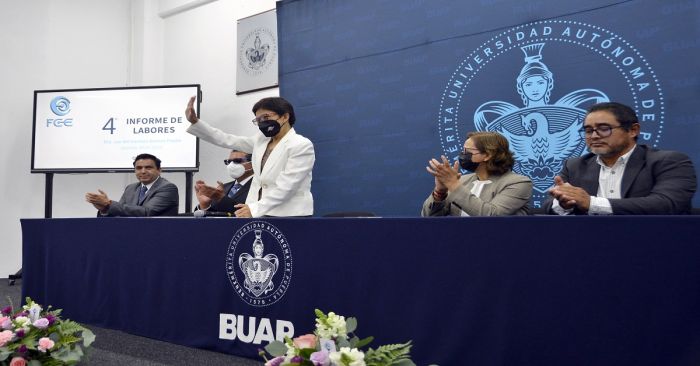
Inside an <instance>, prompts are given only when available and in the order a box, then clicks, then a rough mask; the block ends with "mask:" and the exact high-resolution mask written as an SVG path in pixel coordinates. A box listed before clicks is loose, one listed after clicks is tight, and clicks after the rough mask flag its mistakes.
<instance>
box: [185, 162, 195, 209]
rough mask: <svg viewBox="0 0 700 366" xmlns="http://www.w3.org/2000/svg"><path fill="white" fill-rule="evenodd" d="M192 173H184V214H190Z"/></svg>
mask: <svg viewBox="0 0 700 366" xmlns="http://www.w3.org/2000/svg"><path fill="white" fill-rule="evenodd" d="M193 176H194V173H193V172H185V212H187V213H190V212H192V177H193Z"/></svg>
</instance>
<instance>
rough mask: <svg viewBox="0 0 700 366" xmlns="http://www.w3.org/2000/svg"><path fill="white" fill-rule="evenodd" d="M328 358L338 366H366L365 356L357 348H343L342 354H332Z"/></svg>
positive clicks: (341, 349)
mask: <svg viewBox="0 0 700 366" xmlns="http://www.w3.org/2000/svg"><path fill="white" fill-rule="evenodd" d="M328 358H330V359H331V364H332V365H336V366H366V364H365V354H364V353H362V351H360V350H358V349H357V348H353V349H350V348H349V347H341V348H340V352H331V354H330V355H328Z"/></svg>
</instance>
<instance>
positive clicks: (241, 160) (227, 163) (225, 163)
mask: <svg viewBox="0 0 700 366" xmlns="http://www.w3.org/2000/svg"><path fill="white" fill-rule="evenodd" d="M248 162H250V160H248V159H246V158H235V159H226V160H224V165H229V164H231V163H234V164H243V163H248Z"/></svg>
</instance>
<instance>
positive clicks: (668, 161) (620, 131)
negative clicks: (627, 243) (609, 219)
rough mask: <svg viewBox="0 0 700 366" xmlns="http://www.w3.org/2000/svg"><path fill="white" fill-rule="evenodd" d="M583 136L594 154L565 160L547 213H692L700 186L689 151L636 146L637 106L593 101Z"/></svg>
mask: <svg viewBox="0 0 700 366" xmlns="http://www.w3.org/2000/svg"><path fill="white" fill-rule="evenodd" d="M580 132H581V135H582V137H583V138H585V140H586V145H587V146H588V150H589V151H590V153H588V154H585V155H583V156H581V157H578V158H573V159H569V160H567V161H566V162H565V163H564V167H563V168H562V171H561V173H559V176H556V177H554V186H553V187H552V188H550V190H549V193H550V195H551V197H550V199H549V200H548V201H547V202H546V203H545V209H547V212H548V213H554V214H559V215H569V214H578V215H678V214H688V213H690V210H691V206H692V204H691V200H692V198H693V194H694V193H695V190H696V187H697V181H696V177H695V168H694V167H693V163H692V162H691V161H690V159H689V158H688V156H686V155H685V154H682V153H679V152H675V151H666V150H656V149H653V148H650V147H647V146H646V145H637V137H638V136H639V132H640V125H639V121H638V119H637V115H636V114H635V112H634V110H633V109H632V108H630V107H628V106H626V105H623V104H620V103H615V102H606V103H599V104H595V105H593V106H591V107H590V108H589V110H588V113H587V114H586V118H585V120H584V122H583V127H582V128H581V130H580Z"/></svg>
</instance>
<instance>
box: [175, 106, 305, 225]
mask: <svg viewBox="0 0 700 366" xmlns="http://www.w3.org/2000/svg"><path fill="white" fill-rule="evenodd" d="M187 132H189V133H191V134H193V135H195V136H197V137H199V138H201V139H202V140H205V141H208V142H211V143H212V144H214V145H218V146H221V147H226V148H229V149H235V150H238V151H242V152H245V153H249V154H253V161H252V163H253V172H254V173H255V174H254V175H253V181H252V183H251V185H250V191H249V192H248V197H247V198H246V204H247V205H248V207H250V213H251V215H252V216H253V217H261V216H265V215H268V216H310V215H313V213H314V199H313V197H312V196H311V170H312V169H313V167H314V162H315V161H316V155H315V153H314V145H313V144H312V143H311V140H309V139H307V138H306V137H304V136H302V135H299V134H297V133H296V131H294V128H292V129H291V130H289V131H288V132H287V134H286V135H284V137H283V138H282V140H281V141H280V142H279V143H278V144H277V146H275V148H274V149H273V150H272V153H270V156H268V158H267V162H265V167H264V169H262V171H261V169H260V163H261V161H262V157H263V154H265V149H266V148H267V143H268V142H270V139H271V138H270V137H266V136H265V135H263V134H262V132H258V133H256V134H255V135H254V136H247V137H244V136H236V135H231V134H228V133H226V132H223V131H221V130H219V129H218V128H216V127H213V126H211V125H209V124H208V123H206V122H204V121H202V120H201V119H200V120H199V121H197V123H194V124H192V125H190V127H189V128H188V129H187ZM260 189H262V196H261V197H260V200H258V194H259V192H260Z"/></svg>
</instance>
